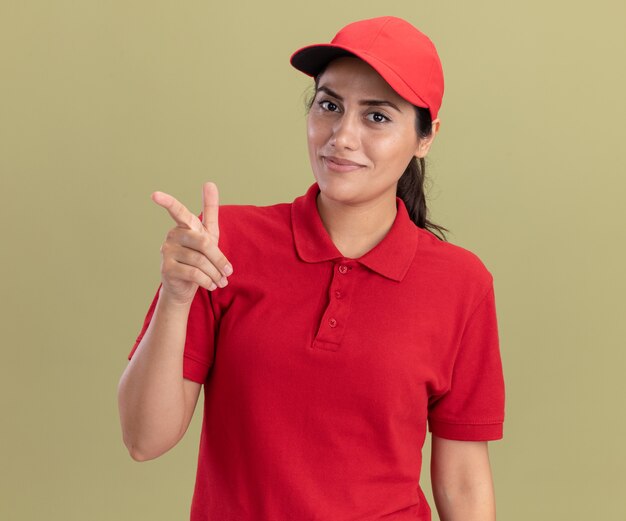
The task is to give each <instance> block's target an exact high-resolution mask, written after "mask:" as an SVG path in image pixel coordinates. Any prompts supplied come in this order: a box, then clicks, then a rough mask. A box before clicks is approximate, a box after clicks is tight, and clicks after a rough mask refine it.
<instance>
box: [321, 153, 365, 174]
mask: <svg viewBox="0 0 626 521" xmlns="http://www.w3.org/2000/svg"><path fill="white" fill-rule="evenodd" d="M322 161H324V165H326V169H327V170H330V171H331V172H341V173H344V172H352V171H353V170H358V169H360V168H363V165H359V164H358V163H355V162H354V161H350V160H348V159H342V158H340V157H335V156H322Z"/></svg>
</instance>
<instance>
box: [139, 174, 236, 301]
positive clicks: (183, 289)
mask: <svg viewBox="0 0 626 521" xmlns="http://www.w3.org/2000/svg"><path fill="white" fill-rule="evenodd" d="M151 199H152V200H153V201H154V202H155V203H156V204H158V205H159V206H162V207H163V208H165V209H166V210H167V211H168V212H169V214H170V215H171V216H172V219H174V221H175V222H176V226H175V227H174V228H172V229H171V230H170V231H169V232H168V233H167V237H166V239H165V241H164V242H163V244H162V245H161V255H162V258H163V259H162V262H161V282H162V288H161V293H162V294H163V293H166V295H167V297H168V298H170V300H173V301H175V302H177V303H180V304H190V303H191V301H192V300H193V297H194V295H195V294H196V291H197V289H198V286H202V287H203V288H206V289H208V290H209V291H213V290H214V289H215V288H217V286H220V287H224V286H226V284H228V281H227V279H226V277H227V276H229V275H231V274H232V271H233V270H232V266H231V265H230V263H229V262H228V259H227V258H226V257H225V256H224V254H223V253H222V252H221V251H220V249H219V248H218V240H219V236H220V232H219V227H218V210H219V196H218V190H217V185H216V184H215V183H211V182H206V183H204V184H203V185H202V205H203V212H202V221H200V219H198V217H196V216H195V215H194V214H193V213H191V212H190V211H189V210H188V209H187V208H185V206H184V205H183V204H181V203H180V202H179V201H177V200H176V199H175V198H174V197H172V196H171V195H169V194H166V193H164V192H154V193H153V194H152V196H151Z"/></svg>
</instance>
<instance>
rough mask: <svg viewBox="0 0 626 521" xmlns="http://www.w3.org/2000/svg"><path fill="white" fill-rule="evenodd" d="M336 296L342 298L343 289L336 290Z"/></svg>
mask: <svg viewBox="0 0 626 521" xmlns="http://www.w3.org/2000/svg"><path fill="white" fill-rule="evenodd" d="M335 297H337V298H341V291H339V290H337V291H335Z"/></svg>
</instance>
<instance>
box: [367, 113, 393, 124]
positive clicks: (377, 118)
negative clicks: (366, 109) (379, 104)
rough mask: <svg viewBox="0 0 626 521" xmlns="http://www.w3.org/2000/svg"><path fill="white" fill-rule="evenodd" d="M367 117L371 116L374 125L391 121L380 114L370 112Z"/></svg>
mask: <svg viewBox="0 0 626 521" xmlns="http://www.w3.org/2000/svg"><path fill="white" fill-rule="evenodd" d="M368 116H373V117H374V119H373V121H374V123H384V122H385V121H391V120H390V119H389V118H388V117H387V116H385V115H384V114H381V113H380V112H370V113H369V114H368Z"/></svg>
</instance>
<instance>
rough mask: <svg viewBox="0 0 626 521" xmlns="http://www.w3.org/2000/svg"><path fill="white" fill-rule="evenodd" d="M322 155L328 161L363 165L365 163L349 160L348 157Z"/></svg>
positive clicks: (339, 163) (347, 164) (338, 163)
mask: <svg viewBox="0 0 626 521" xmlns="http://www.w3.org/2000/svg"><path fill="white" fill-rule="evenodd" d="M322 157H323V158H324V159H326V160H327V161H332V162H333V163H335V164H337V165H345V166H363V165H360V164H359V163H355V162H354V161H349V160H347V159H342V158H340V157H335V156H322Z"/></svg>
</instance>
